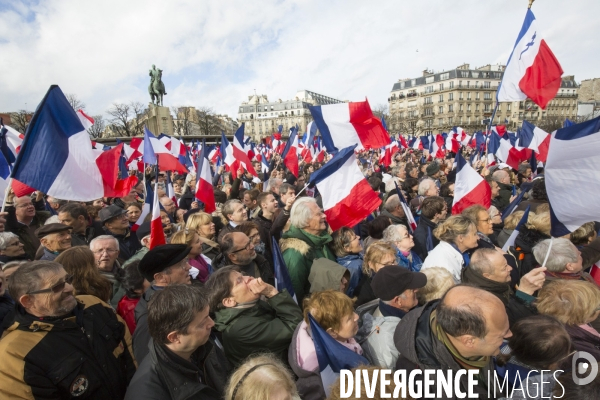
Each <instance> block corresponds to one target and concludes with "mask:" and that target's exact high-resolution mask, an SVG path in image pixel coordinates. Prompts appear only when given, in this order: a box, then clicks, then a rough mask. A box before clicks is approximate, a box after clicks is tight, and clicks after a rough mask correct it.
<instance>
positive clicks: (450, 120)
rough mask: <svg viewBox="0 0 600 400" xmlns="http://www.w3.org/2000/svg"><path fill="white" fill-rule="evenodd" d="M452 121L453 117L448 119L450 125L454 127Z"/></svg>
mask: <svg viewBox="0 0 600 400" xmlns="http://www.w3.org/2000/svg"><path fill="white" fill-rule="evenodd" d="M452 120H453V118H452V117H448V125H452Z"/></svg>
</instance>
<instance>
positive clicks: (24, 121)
mask: <svg viewBox="0 0 600 400" xmlns="http://www.w3.org/2000/svg"><path fill="white" fill-rule="evenodd" d="M32 116H33V114H32V113H30V112H29V111H26V110H19V111H17V112H13V113H10V122H11V123H10V125H11V126H12V127H13V128H15V129H16V130H17V131H19V132H21V133H25V131H26V130H27V126H28V125H29V121H31V117H32Z"/></svg>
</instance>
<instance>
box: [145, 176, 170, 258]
mask: <svg viewBox="0 0 600 400" xmlns="http://www.w3.org/2000/svg"><path fill="white" fill-rule="evenodd" d="M156 172H157V173H158V170H157V171H156ZM152 197H153V199H152V220H151V221H150V246H149V248H150V250H152V249H153V248H155V247H156V246H160V245H161V244H165V243H167V241H166V240H165V231H164V230H163V226H162V221H161V219H160V202H159V201H158V179H157V180H156V182H155V183H154V196H152Z"/></svg>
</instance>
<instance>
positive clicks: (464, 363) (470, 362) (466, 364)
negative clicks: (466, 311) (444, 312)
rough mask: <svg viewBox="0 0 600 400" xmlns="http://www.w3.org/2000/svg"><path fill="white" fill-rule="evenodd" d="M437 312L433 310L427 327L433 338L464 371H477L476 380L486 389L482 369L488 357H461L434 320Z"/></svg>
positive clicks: (487, 361) (486, 364)
mask: <svg viewBox="0 0 600 400" xmlns="http://www.w3.org/2000/svg"><path fill="white" fill-rule="evenodd" d="M436 315H437V310H433V311H432V312H431V315H430V317H429V325H430V327H431V331H432V332H433V334H434V335H435V337H436V338H437V339H438V340H439V341H440V342H442V343H443V344H444V346H446V349H448V351H449V352H450V354H452V358H454V360H455V361H456V362H457V363H458V364H459V365H460V366H461V367H463V368H465V369H478V370H479V374H478V375H477V379H478V380H479V381H480V382H481V383H482V384H484V385H485V386H486V387H487V382H486V377H485V376H484V375H485V374H484V369H485V368H486V367H487V366H488V365H489V362H490V357H488V356H483V357H469V358H467V357H463V356H462V355H461V354H460V353H459V352H458V350H456V347H454V345H453V344H452V342H451V341H450V338H449V337H448V334H446V332H444V330H443V329H442V327H441V326H439V325H438V324H437V320H436Z"/></svg>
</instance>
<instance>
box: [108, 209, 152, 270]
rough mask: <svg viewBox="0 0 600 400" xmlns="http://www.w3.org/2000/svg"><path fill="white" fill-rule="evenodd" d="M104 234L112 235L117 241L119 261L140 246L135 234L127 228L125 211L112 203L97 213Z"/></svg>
mask: <svg viewBox="0 0 600 400" xmlns="http://www.w3.org/2000/svg"><path fill="white" fill-rule="evenodd" d="M98 216H99V217H100V221H102V225H103V226H104V231H105V233H106V234H108V235H111V236H113V237H114V238H115V239H117V241H118V242H119V256H120V258H121V261H125V260H127V259H129V258H130V257H131V256H133V255H134V254H135V252H136V251H138V250H139V249H140V247H142V245H141V244H140V241H139V240H138V238H137V236H136V235H132V234H131V231H130V230H129V219H128V218H127V211H126V210H123V209H122V208H121V207H119V206H115V205H114V204H113V205H111V206H108V207H105V208H103V209H102V210H100V212H99V213H98Z"/></svg>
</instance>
